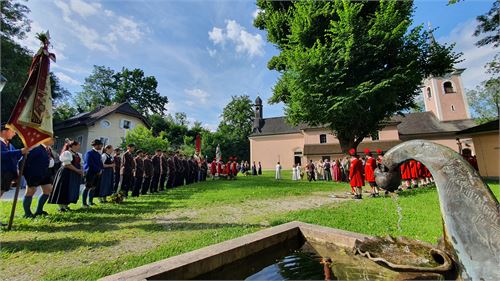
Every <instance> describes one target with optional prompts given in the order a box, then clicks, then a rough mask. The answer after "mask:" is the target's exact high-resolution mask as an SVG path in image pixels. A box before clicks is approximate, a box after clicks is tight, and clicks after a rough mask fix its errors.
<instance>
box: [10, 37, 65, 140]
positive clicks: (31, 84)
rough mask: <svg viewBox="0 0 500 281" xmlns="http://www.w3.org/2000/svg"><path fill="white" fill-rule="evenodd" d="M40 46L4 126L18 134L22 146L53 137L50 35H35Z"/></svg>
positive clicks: (53, 58)
mask: <svg viewBox="0 0 500 281" xmlns="http://www.w3.org/2000/svg"><path fill="white" fill-rule="evenodd" d="M37 38H38V39H39V40H40V41H41V42H42V47H40V49H39V50H38V52H37V53H36V54H35V56H34V57H33V60H32V62H31V66H30V69H29V76H28V81H27V82H26V84H25V85H24V87H23V89H22V91H21V95H20V96H19V98H18V100H17V103H16V105H15V107H14V109H13V110H12V114H11V116H10V118H9V121H8V122H7V124H6V127H8V128H10V129H12V130H14V131H16V132H17V134H18V135H19V137H20V138H21V140H22V141H23V143H24V146H25V147H32V146H34V145H37V144H40V143H42V142H43V141H45V140H47V139H49V138H52V137H53V135H54V133H53V127H52V93H51V89H50V77H49V69H50V60H53V61H55V59H56V57H55V55H54V54H52V53H49V50H48V47H49V40H50V36H49V32H48V31H47V33H40V34H37Z"/></svg>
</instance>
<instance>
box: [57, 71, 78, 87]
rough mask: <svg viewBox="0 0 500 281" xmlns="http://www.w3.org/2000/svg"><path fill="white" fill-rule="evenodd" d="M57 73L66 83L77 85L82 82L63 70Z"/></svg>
mask: <svg viewBox="0 0 500 281" xmlns="http://www.w3.org/2000/svg"><path fill="white" fill-rule="evenodd" d="M55 74H56V76H57V78H59V80H61V81H63V82H64V83H66V84H70V85H76V86H78V85H81V84H82V83H81V82H80V81H78V80H75V79H73V78H71V77H69V76H68V75H66V74H64V73H62V72H56V73H55Z"/></svg>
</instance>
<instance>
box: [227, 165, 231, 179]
mask: <svg viewBox="0 0 500 281" xmlns="http://www.w3.org/2000/svg"><path fill="white" fill-rule="evenodd" d="M230 174H231V163H226V175H228V176H229V175H230Z"/></svg>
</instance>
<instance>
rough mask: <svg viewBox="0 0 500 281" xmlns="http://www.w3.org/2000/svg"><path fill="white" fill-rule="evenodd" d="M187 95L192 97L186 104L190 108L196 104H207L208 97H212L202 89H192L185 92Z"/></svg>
mask: <svg viewBox="0 0 500 281" xmlns="http://www.w3.org/2000/svg"><path fill="white" fill-rule="evenodd" d="M184 93H186V95H188V96H190V97H191V99H190V100H187V101H186V104H187V105H189V106H192V105H195V104H206V103H207V101H208V97H209V96H210V95H209V94H208V93H207V92H205V91H203V90H201V89H192V90H188V89H186V90H184Z"/></svg>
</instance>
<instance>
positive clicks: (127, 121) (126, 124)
mask: <svg viewBox="0 0 500 281" xmlns="http://www.w3.org/2000/svg"><path fill="white" fill-rule="evenodd" d="M123 129H130V121H129V120H123Z"/></svg>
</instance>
